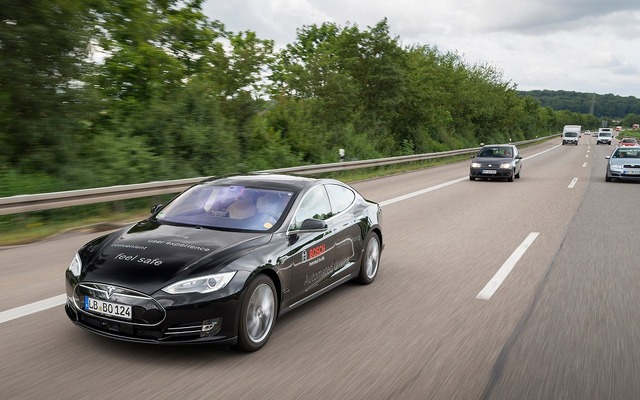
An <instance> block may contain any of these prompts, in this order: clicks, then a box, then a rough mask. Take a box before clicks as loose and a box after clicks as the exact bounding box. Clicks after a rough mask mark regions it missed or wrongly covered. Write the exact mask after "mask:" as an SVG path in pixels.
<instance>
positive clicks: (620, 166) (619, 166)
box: [609, 165, 623, 171]
mask: <svg viewBox="0 0 640 400" xmlns="http://www.w3.org/2000/svg"><path fill="white" fill-rule="evenodd" d="M609 168H610V169H615V170H618V171H621V170H622V169H623V167H622V165H610V166H609Z"/></svg>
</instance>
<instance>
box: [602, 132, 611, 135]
mask: <svg viewBox="0 0 640 400" xmlns="http://www.w3.org/2000/svg"><path fill="white" fill-rule="evenodd" d="M600 136H611V132H600Z"/></svg>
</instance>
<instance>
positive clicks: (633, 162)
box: [605, 145, 640, 182]
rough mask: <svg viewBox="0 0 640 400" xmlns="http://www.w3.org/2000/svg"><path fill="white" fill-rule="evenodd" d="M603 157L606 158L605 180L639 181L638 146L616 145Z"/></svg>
mask: <svg viewBox="0 0 640 400" xmlns="http://www.w3.org/2000/svg"><path fill="white" fill-rule="evenodd" d="M605 158H606V159H607V160H608V161H607V171H606V175H605V181H607V182H611V180H613V179H619V180H626V181H640V146H637V145H636V146H620V147H616V149H615V150H614V151H613V153H611V155H610V156H606V157H605Z"/></svg>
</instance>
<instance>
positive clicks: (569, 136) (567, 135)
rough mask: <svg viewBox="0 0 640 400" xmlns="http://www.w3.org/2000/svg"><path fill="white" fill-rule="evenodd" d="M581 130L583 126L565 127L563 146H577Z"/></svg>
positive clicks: (563, 130) (563, 129)
mask: <svg viewBox="0 0 640 400" xmlns="http://www.w3.org/2000/svg"><path fill="white" fill-rule="evenodd" d="M581 129H582V126H581V125H565V126H564V128H562V144H575V145H576V146H577V145H578V139H579V138H580V130H581Z"/></svg>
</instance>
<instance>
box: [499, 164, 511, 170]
mask: <svg viewBox="0 0 640 400" xmlns="http://www.w3.org/2000/svg"><path fill="white" fill-rule="evenodd" d="M500 168H506V169H508V168H511V163H502V164H500Z"/></svg>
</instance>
